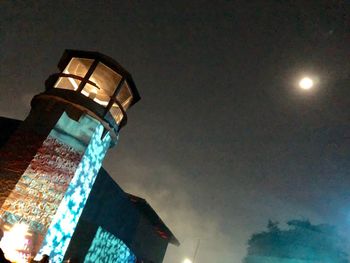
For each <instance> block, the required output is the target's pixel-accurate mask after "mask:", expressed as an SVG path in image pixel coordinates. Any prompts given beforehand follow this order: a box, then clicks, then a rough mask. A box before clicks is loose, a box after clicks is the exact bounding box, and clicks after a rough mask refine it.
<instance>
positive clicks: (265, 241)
mask: <svg viewBox="0 0 350 263" xmlns="http://www.w3.org/2000/svg"><path fill="white" fill-rule="evenodd" d="M287 225H288V228H287V229H286V230H282V229H280V228H279V226H278V222H272V221H271V220H269V222H268V224H267V231H263V232H260V233H256V234H253V235H252V236H251V238H250V239H249V241H248V250H247V256H246V257H245V259H244V260H243V262H244V263H349V260H348V255H347V254H346V253H345V252H344V248H343V247H344V240H343V239H342V238H341V237H340V236H339V235H338V233H337V231H336V229H335V227H333V226H331V225H327V224H322V225H313V224H311V223H310V221H308V220H291V221H288V222H287Z"/></svg>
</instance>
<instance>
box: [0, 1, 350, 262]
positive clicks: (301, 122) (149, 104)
mask: <svg viewBox="0 0 350 263" xmlns="http://www.w3.org/2000/svg"><path fill="white" fill-rule="evenodd" d="M170 2H172V3H170ZM247 2H249V3H247ZM0 27H1V32H0V54H1V55H0V59H1V60H0V115H1V116H7V117H12V118H18V119H24V118H25V116H26V115H27V114H28V112H29V109H30V99H31V98H32V97H33V95H35V94H37V93H39V92H42V91H43V90H44V81H45V79H46V78H47V77H48V76H49V75H50V74H52V73H55V72H57V69H56V65H57V62H58V60H59V58H60V56H61V55H62V53H63V51H64V49H67V48H70V49H82V50H95V51H99V52H101V53H104V54H106V55H109V56H111V57H112V58H114V59H115V60H117V61H118V62H119V63H120V64H122V65H123V66H124V67H125V68H126V69H127V70H128V71H129V72H130V73H131V74H132V75H133V78H134V80H135V82H136V86H137V87H138V90H139V92H140V94H141V97H142V99H141V101H140V102H139V103H138V104H136V105H135V106H134V107H133V108H132V109H130V110H129V112H128V118H129V122H128V124H127V126H126V127H124V128H123V129H122V131H121V134H120V142H119V144H118V146H117V147H116V148H114V149H112V150H110V152H109V154H108V157H107V160H106V161H105V164H104V166H105V168H106V169H107V170H108V171H109V173H110V174H111V175H112V177H113V178H114V179H115V180H116V181H117V182H118V183H119V184H120V185H121V186H122V187H123V188H124V190H125V191H128V192H131V193H133V194H136V195H140V196H141V197H144V198H146V199H147V200H148V201H149V203H150V204H151V205H152V206H153V207H154V208H155V210H156V211H157V212H158V213H159V215H160V216H161V217H162V218H163V220H164V221H165V223H166V224H167V225H168V226H169V228H170V229H171V230H172V231H173V232H174V233H175V235H176V236H177V238H178V239H179V240H180V242H181V243H182V245H181V246H180V247H179V248H177V247H174V246H172V245H171V246H169V248H168V251H167V254H166V257H165V260H164V263H181V262H182V260H183V259H184V258H185V257H192V255H193V253H194V249H195V246H196V243H197V240H200V247H199V251H198V257H197V261H196V262H198V263H213V262H214V263H231V262H233V263H235V262H240V260H241V259H242V257H243V256H244V255H245V253H246V242H247V240H248V239H249V237H250V235H251V234H253V233H254V232H257V231H262V230H263V229H264V228H265V226H266V223H267V221H268V219H273V220H278V221H281V222H285V221H286V220H288V219H305V218H308V219H310V220H311V221H312V222H313V223H330V224H334V225H336V226H337V227H339V230H340V231H341V233H342V234H343V235H344V236H350V174H349V169H350V158H349V157H350V122H349V121H350V118H349V117H350V107H349V105H350V86H349V83H350V2H349V1H347V0H344V1H321V0H317V1H277V0H276V1H268V0H264V1H221V0H220V1H2V2H1V8H0ZM304 75H309V76H312V77H313V78H314V79H315V80H317V83H316V86H315V88H314V89H312V90H309V91H302V90H299V89H298V88H297V83H298V79H299V78H300V77H302V76H304Z"/></svg>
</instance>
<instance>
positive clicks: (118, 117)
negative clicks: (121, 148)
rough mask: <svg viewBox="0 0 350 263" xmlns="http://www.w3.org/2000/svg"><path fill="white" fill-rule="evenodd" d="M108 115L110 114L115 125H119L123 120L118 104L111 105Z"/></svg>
mask: <svg viewBox="0 0 350 263" xmlns="http://www.w3.org/2000/svg"><path fill="white" fill-rule="evenodd" d="M110 113H111V114H112V116H113V118H114V120H115V122H116V123H117V124H120V122H121V121H122V119H123V112H122V111H121V109H120V108H119V106H118V104H116V103H114V104H113V105H112V108H111V109H110Z"/></svg>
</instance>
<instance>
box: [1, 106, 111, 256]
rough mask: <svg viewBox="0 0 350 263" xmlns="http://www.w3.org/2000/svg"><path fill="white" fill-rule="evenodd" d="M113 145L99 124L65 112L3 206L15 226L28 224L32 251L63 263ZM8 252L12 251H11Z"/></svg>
mask: <svg viewBox="0 0 350 263" xmlns="http://www.w3.org/2000/svg"><path fill="white" fill-rule="evenodd" d="M110 145H111V137H110V135H109V133H108V132H107V133H104V127H103V126H102V125H101V124H100V122H99V121H97V120H96V119H94V118H92V117H91V116H89V115H86V114H83V115H82V116H81V117H80V118H79V120H74V119H72V118H70V117H69V116H68V115H67V114H66V113H65V112H63V113H62V115H61V116H60V118H59V120H58V122H57V123H56V125H55V126H54V128H53V129H52V130H51V132H50V133H49V134H48V136H47V138H46V139H44V141H43V143H42V146H41V147H40V148H39V149H38V151H37V152H36V154H35V156H34V157H33V159H32V161H31V162H30V164H29V166H28V167H27V169H26V170H25V171H24V172H23V174H22V176H21V177H20V179H19V180H18V182H17V184H16V185H15V188H14V189H13V190H12V192H11V193H10V194H9V196H8V197H7V198H6V200H5V202H4V203H3V205H2V206H1V208H0V219H1V221H2V222H3V223H4V224H7V225H9V226H10V227H11V226H13V225H14V224H16V223H22V224H26V225H27V226H28V227H29V231H30V232H31V233H33V237H35V238H34V239H35V242H34V241H33V242H31V241H30V242H29V249H30V250H31V253H34V254H36V253H37V252H38V251H39V253H38V256H37V258H40V256H41V255H42V254H44V253H45V254H48V255H50V257H51V262H62V260H63V256H64V254H65V251H66V249H67V246H68V244H69V242H70V240H71V237H72V235H73V232H74V230H75V227H76V224H77V222H78V220H79V217H80V215H81V213H82V210H83V207H84V205H85V203H86V200H87V197H88V196H89V193H90V190H91V188H92V186H93V183H94V181H95V179H96V176H97V174H98V171H99V169H100V167H101V165H102V161H103V159H104V157H105V154H106V152H107V150H108V148H109V147H110ZM5 253H6V251H5Z"/></svg>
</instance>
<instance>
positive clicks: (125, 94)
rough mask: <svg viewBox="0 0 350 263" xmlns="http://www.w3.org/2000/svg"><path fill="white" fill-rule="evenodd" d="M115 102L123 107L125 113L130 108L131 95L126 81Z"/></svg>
mask: <svg viewBox="0 0 350 263" xmlns="http://www.w3.org/2000/svg"><path fill="white" fill-rule="evenodd" d="M117 101H118V102H119V103H120V104H121V105H122V106H123V109H124V110H125V111H126V110H127V109H128V108H129V106H130V103H131V101H132V95H131V91H130V88H129V85H128V83H127V82H126V81H125V83H124V85H123V87H122V88H121V90H120V91H119V93H118V95H117Z"/></svg>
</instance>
